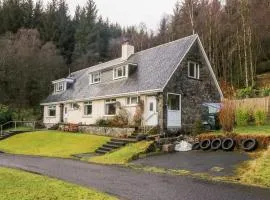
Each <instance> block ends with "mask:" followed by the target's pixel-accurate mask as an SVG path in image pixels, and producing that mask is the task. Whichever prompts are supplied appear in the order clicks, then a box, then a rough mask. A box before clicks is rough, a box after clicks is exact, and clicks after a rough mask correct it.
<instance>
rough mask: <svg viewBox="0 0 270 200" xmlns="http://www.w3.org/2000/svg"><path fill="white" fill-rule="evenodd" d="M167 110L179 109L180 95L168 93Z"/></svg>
mask: <svg viewBox="0 0 270 200" xmlns="http://www.w3.org/2000/svg"><path fill="white" fill-rule="evenodd" d="M168 110H180V95H176V94H168Z"/></svg>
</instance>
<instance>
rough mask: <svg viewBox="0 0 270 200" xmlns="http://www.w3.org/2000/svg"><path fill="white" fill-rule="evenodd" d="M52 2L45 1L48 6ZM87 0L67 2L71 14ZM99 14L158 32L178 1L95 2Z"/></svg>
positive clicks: (98, 0) (97, 0)
mask: <svg viewBox="0 0 270 200" xmlns="http://www.w3.org/2000/svg"><path fill="white" fill-rule="evenodd" d="M49 1H50V0H43V2H44V4H45V5H46V4H47V2H49ZM86 2H87V0H67V3H68V4H69V7H70V11H71V13H70V14H72V15H73V14H74V11H75V8H76V5H78V4H79V5H81V6H83V5H85V3H86ZM95 2H96V4H97V8H98V10H99V14H100V15H102V16H103V17H105V18H106V17H108V18H109V19H110V21H112V22H118V23H119V24H121V25H122V26H127V25H138V24H140V22H144V23H145V24H146V25H147V27H149V28H150V29H153V30H157V27H158V24H159V21H160V19H161V17H162V16H164V15H165V14H172V12H173V8H174V5H175V3H176V2H177V0H95Z"/></svg>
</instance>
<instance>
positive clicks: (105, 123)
mask: <svg viewBox="0 0 270 200" xmlns="http://www.w3.org/2000/svg"><path fill="white" fill-rule="evenodd" d="M110 123H111V122H110V120H108V119H98V120H97V121H96V125H97V126H110Z"/></svg>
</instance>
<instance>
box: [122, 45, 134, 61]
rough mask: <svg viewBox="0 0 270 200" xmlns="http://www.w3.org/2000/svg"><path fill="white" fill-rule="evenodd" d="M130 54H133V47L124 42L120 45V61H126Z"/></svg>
mask: <svg viewBox="0 0 270 200" xmlns="http://www.w3.org/2000/svg"><path fill="white" fill-rule="evenodd" d="M132 54H134V46H132V45H130V44H129V41H128V40H126V41H124V42H123V44H122V60H127V59H128V58H129V57H130V56H131V55H132Z"/></svg>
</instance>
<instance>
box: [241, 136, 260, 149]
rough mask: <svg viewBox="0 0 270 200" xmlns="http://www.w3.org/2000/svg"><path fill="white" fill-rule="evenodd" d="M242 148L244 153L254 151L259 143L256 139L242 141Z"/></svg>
mask: <svg viewBox="0 0 270 200" xmlns="http://www.w3.org/2000/svg"><path fill="white" fill-rule="evenodd" d="M241 147H242V149H243V150H244V151H254V150H255V149H257V147H258V142H257V140H255V139H246V140H243V141H242V143H241Z"/></svg>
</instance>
